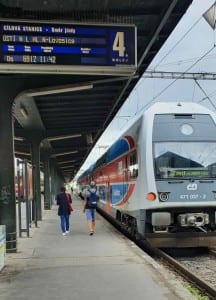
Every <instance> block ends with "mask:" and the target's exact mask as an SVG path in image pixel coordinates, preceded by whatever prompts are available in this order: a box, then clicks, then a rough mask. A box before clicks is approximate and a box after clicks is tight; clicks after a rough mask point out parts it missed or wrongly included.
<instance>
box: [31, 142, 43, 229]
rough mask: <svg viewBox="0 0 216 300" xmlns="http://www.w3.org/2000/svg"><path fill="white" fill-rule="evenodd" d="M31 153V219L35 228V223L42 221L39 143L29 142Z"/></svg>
mask: <svg viewBox="0 0 216 300" xmlns="http://www.w3.org/2000/svg"><path fill="white" fill-rule="evenodd" d="M31 152H32V172H33V173H32V179H33V203H32V219H33V221H34V222H35V226H37V221H38V220H42V210H41V191H40V142H39V141H31Z"/></svg>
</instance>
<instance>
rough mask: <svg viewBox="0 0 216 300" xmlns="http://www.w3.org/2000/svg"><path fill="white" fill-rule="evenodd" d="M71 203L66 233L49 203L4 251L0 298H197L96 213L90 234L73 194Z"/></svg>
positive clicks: (80, 299)
mask: <svg viewBox="0 0 216 300" xmlns="http://www.w3.org/2000/svg"><path fill="white" fill-rule="evenodd" d="M73 207H74V212H73V213H72V215H71V217H70V224H71V232H70V234H68V235H67V236H62V235H61V232H60V225H59V217H58V216H57V206H55V205H53V207H52V209H51V210H47V211H43V220H42V221H40V222H38V225H39V226H38V228H31V229H30V237H29V238H27V237H23V238H18V252H17V253H13V254H7V255H6V266H5V268H4V269H3V271H2V272H1V273H0V299H1V300H12V299H13V300H29V299H31V300H38V299H41V300H51V299H52V300H55V299H64V300H70V299H72V300H110V299H112V300H115V299H118V300H131V299H133V300H141V299H142V300H143V299H145V300H148V299H151V300H165V299H169V300H177V299H178V300H179V299H184V300H191V299H195V298H194V297H193V296H192V295H191V294H190V293H189V292H188V291H187V290H186V289H185V288H184V287H183V285H182V284H181V283H180V282H179V281H178V280H176V279H175V277H174V276H173V275H171V274H170V273H169V272H167V271H165V270H164V269H163V267H161V266H159V265H158V264H157V263H155V261H154V260H153V259H151V258H150V257H149V256H148V255H147V254H145V253H144V252H142V251H141V250H140V249H139V248H138V247H137V246H136V245H134V243H133V242H131V241H129V240H128V239H127V238H125V237H123V236H122V235H121V233H119V232H118V231H117V230H116V229H115V228H113V227H112V226H111V225H110V224H109V223H108V222H107V221H106V220H104V219H103V218H102V217H101V216H100V215H97V220H96V230H95V235H94V236H89V235H88V231H87V226H86V220H85V214H83V212H82V206H81V201H80V200H78V199H77V198H76V197H74V199H73Z"/></svg>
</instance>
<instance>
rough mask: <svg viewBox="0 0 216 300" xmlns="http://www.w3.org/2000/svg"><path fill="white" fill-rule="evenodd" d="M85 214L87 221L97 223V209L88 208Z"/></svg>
mask: <svg viewBox="0 0 216 300" xmlns="http://www.w3.org/2000/svg"><path fill="white" fill-rule="evenodd" d="M85 213H86V219H87V221H95V215H96V208H86V210H85Z"/></svg>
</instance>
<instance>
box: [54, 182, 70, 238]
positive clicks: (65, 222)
mask: <svg viewBox="0 0 216 300" xmlns="http://www.w3.org/2000/svg"><path fill="white" fill-rule="evenodd" d="M56 200H57V205H58V206H59V207H58V216H59V217H60V224H61V230H62V235H66V234H67V233H69V232H70V225H69V217H70V213H71V209H70V206H71V203H72V199H71V196H70V194H66V188H65V187H64V186H63V187H61V188H60V193H59V194H58V195H57V197H56Z"/></svg>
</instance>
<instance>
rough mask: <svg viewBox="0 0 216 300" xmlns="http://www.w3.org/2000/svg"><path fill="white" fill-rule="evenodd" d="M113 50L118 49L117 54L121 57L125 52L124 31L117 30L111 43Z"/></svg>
mask: <svg viewBox="0 0 216 300" xmlns="http://www.w3.org/2000/svg"><path fill="white" fill-rule="evenodd" d="M113 51H118V52H119V56H120V57H123V56H124V52H125V46H124V32H117V33H116V36H115V40H114V43H113Z"/></svg>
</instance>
